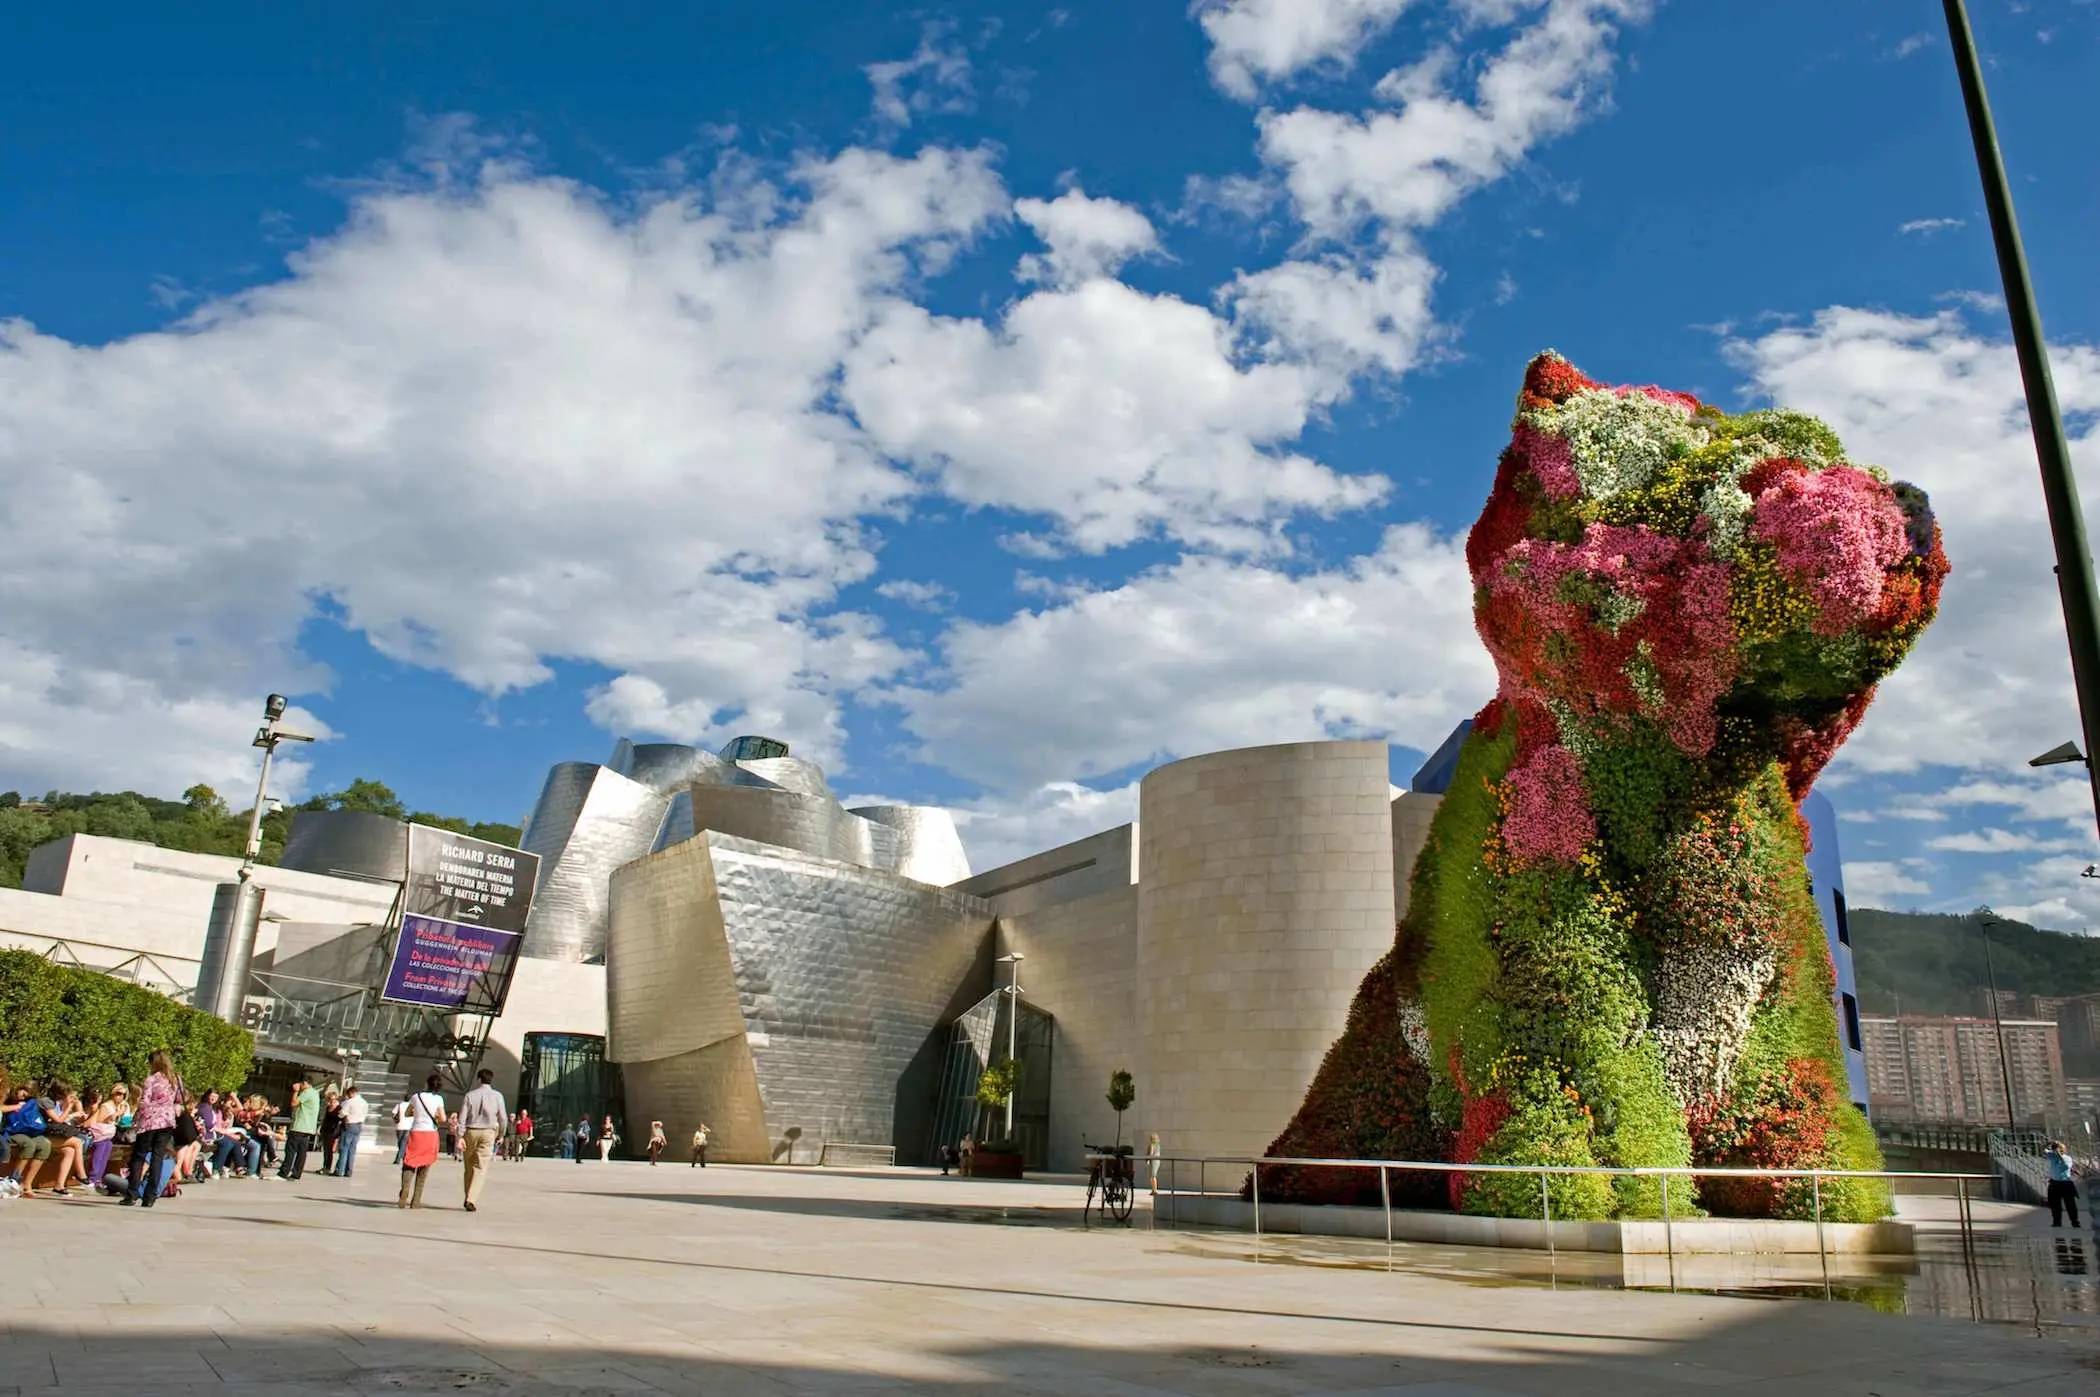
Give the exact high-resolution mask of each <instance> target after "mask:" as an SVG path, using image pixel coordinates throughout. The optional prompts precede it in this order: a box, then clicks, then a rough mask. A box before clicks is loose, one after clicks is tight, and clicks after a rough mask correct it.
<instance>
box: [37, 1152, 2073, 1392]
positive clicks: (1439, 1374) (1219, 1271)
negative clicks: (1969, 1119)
mask: <svg viewBox="0 0 2100 1397" xmlns="http://www.w3.org/2000/svg"><path fill="white" fill-rule="evenodd" d="M393 1182H394V1181H393V1179H392V1178H391V1177H389V1176H388V1175H387V1173H386V1172H385V1171H384V1170H379V1169H374V1170H372V1171H370V1172H369V1173H368V1174H363V1175H360V1176H358V1177H357V1178H354V1179H351V1180H347V1181H345V1180H334V1179H326V1178H314V1177H310V1178H308V1179H306V1180H303V1181H301V1182H300V1183H297V1184H284V1185H274V1184H273V1185H261V1186H257V1185H248V1184H245V1183H242V1182H227V1183H221V1184H215V1185H210V1186H207V1187H193V1188H190V1189H188V1190H186V1191H185V1193H184V1195H183V1197H181V1198H180V1199H175V1200H170V1201H167V1202H164V1203H162V1204H161V1205H160V1206H158V1207H156V1208H154V1209H153V1210H151V1211H150V1212H148V1211H142V1210H138V1209H124V1208H119V1207H117V1206H116V1205H115V1204H114V1203H113V1202H109V1201H107V1200H99V1199H98V1200H75V1201H71V1202H66V1201H58V1200H52V1201H46V1202H35V1203H15V1204H6V1205H0V1248H4V1249H5V1251H6V1253H7V1255H8V1256H9V1258H10V1260H11V1261H12V1262H17V1263H18V1262H19V1260H20V1258H22V1257H23V1256H25V1255H30V1254H34V1255H37V1256H40V1257H42V1258H43V1263H44V1264H43V1265H42V1267H41V1268H40V1269H37V1270H30V1271H24V1270H22V1269H21V1268H20V1267H19V1266H18V1265H17V1266H16V1267H14V1268H13V1269H12V1276H13V1283H12V1284H11V1285H9V1286H7V1287H6V1288H4V1289H0V1294H4V1295H6V1297H7V1299H6V1301H5V1303H4V1304H0V1397H16V1394H24V1395H25V1397H26V1395H27V1394H48V1393H54V1392H58V1391H63V1392H65V1393H67V1394H69V1397H81V1394H87V1395H88V1397H93V1394H98V1393H104V1392H107V1393H111V1394H115V1393H120V1392H121V1393H123V1394H125V1397H141V1394H152V1395H153V1397H159V1395H160V1394H180V1393H210V1394H214V1397H230V1394H245V1393H275V1394H301V1393H316V1394H319V1393H327V1394H333V1395H334V1397H370V1394H381V1393H401V1392H446V1393H461V1394H489V1395H490V1397H519V1395H521V1394H522V1395H524V1397H579V1394H590V1393H636V1392H640V1393H682V1394H708V1397H735V1395H736V1394H758V1395H762V1397H796V1395H797V1394H816V1393H836V1394H870V1395H871V1397H872V1394H877V1393H900V1392H913V1393H931V1394H940V1395H941V1397H949V1395H951V1394H952V1395H954V1397H960V1394H965V1393H982V1392H996V1393H1000V1394H1004V1395H1005V1397H1030V1394H1046V1397H1047V1394H1057V1397H1075V1394H1079V1395H1081V1397H1094V1395H1095V1394H1100V1395H1101V1397H1156V1394H1163V1393H1188V1394H1196V1393H1201V1394H1209V1395H1212V1397H1307V1395H1309V1394H1334V1397H1341V1395H1342V1394H1355V1397H1373V1394H1396V1395H1397V1394H1405V1397H1591V1395H1592V1394H1595V1397H1648V1394H1665V1393H1687V1392H1707V1391H1712V1392H1727V1393H1735V1392H1800V1393H1813V1394H1818V1397H1820V1395H1821V1394H1835V1395H1838V1397H1842V1395H1843V1394H1860V1395H1861V1397H1865V1395H1866V1394H1873V1395H1874V1397H1942V1395H1943V1394H1957V1393H1982V1392H1991V1391H2000V1390H2003V1389H2005V1388H2007V1387H2009V1386H2017V1387H2030V1386H2031V1387H2035V1388H2038V1389H2042V1390H2053V1391H2063V1392H2084V1391H2094V1390H2100V1344H2096V1343H2095V1341H2094V1338H2093V1336H2092V1335H2091V1334H2088V1333H2083V1332H2076V1331H2073V1332H2069V1333H2057V1332H2053V1331H2052V1332H2049V1333H2046V1334H2041V1335H2037V1334H2036V1333H2034V1332H2033V1331H2032V1330H2031V1329H2030V1330H2025V1331H2023V1330H2022V1329H2019V1328H2016V1327H2013V1326H2010V1325H1992V1324H1983V1325H1979V1324H1974V1323H1970V1322H1967V1321H1963V1320H1949V1319H1940V1318H1929V1317H1916V1316H1901V1315H1888V1314H1881V1313H1877V1312H1875V1311H1873V1310H1871V1309H1868V1308H1866V1307H1864V1306H1860V1305H1849V1304H1843V1303H1824V1302H1820V1301H1818V1302H1804V1301H1772V1300H1748V1299H1738V1298H1729V1297H1724V1296H1715V1295H1669V1294H1657V1293H1649V1292H1627V1291H1619V1290H1611V1289H1601V1288H1592V1287H1565V1286H1564V1287H1563V1288H1560V1289H1549V1288H1546V1287H1544V1286H1537V1285H1530V1284H1515V1283H1511V1282H1509V1281H1508V1280H1506V1279H1498V1278H1496V1277H1494V1276H1493V1275H1491V1274H1483V1275H1480V1276H1473V1277H1469V1278H1466V1279H1452V1278H1451V1277H1450V1276H1449V1275H1443V1274H1432V1273H1430V1272H1429V1271H1428V1270H1423V1271H1417V1272H1411V1271H1409V1270H1408V1269H1405V1267H1402V1268H1401V1269H1395V1270H1392V1271H1385V1270H1379V1269H1369V1268H1363V1267H1357V1268H1347V1267H1333V1266H1319V1265H1307V1264H1293V1262H1292V1258H1291V1257H1290V1256H1288V1255H1287V1254H1285V1253H1282V1252H1279V1251H1278V1250H1276V1249H1273V1248H1263V1247H1259V1246H1256V1245H1254V1244H1253V1243H1252V1242H1251V1239H1233V1238H1223V1239H1221V1238H1216V1237H1205V1238H1191V1237H1190V1236H1189V1235H1188V1234H1181V1233H1174V1232H1167V1231H1158V1232H1155V1231H1151V1230H1149V1229H1147V1228H1146V1227H1144V1226H1139V1227H1136V1228H1132V1229H1128V1230H1126V1229H1121V1228H1113V1229H1093V1230H1086V1229H1082V1228H1081V1227H1079V1226H1078V1225H1077V1223H1078V1204H1079V1200H1080V1195H1079V1191H1078V1190H1077V1189H1075V1188H1074V1187H1072V1186H1071V1185H1069V1184H1064V1183H1050V1184H1042V1183H1029V1182H1023V1183H1006V1182H997V1181H989V1180H986V1181H978V1180H961V1179H941V1178H939V1177H936V1176H931V1175H914V1174H909V1173H903V1172H891V1173H885V1172H880V1171H873V1172H868V1171H856V1172H853V1173H845V1172H833V1171H815V1170H776V1169H730V1168H720V1167H718V1168H711V1169H707V1170H686V1169H676V1168H659V1169H651V1168H649V1167H648V1166H646V1165H642V1164H609V1165H596V1164H591V1165H585V1166H581V1167H578V1166H574V1165H563V1164H559V1163H556V1162H553V1161H546V1162H542V1161H528V1162H526V1163H524V1164H506V1165H502V1166H500V1167H499V1168H498V1170H497V1173H496V1176H495V1177H494V1179H493V1180H492V1182H491V1184H490V1186H489V1189H488V1192H487V1193H486V1195H485V1196H484V1205H483V1208H482V1210H481V1211H480V1212H478V1213H475V1214H472V1215H469V1214H467V1213H465V1212H463V1211H460V1210H459V1209H458V1207H457V1201H458V1191H459V1180H458V1174H457V1170H456V1166H445V1165H441V1166H440V1176H439V1177H438V1178H434V1179H433V1182H432V1184H431V1196H432V1198H434V1199H439V1200H441V1201H442V1206H439V1207H435V1208H430V1209H426V1210H424V1211H422V1212H418V1213H406V1212H401V1211H398V1210H396V1209H395V1208H393V1207H392V1206H391V1198H392V1184H393ZM1141 1219H1142V1214H1141Z"/></svg>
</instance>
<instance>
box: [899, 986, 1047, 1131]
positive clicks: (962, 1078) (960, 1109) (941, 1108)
mask: <svg viewBox="0 0 2100 1397" xmlns="http://www.w3.org/2000/svg"><path fill="white" fill-rule="evenodd" d="M1012 1003H1013V996H1012V995H1011V994H1010V993H1008V992H1007V991H1006V990H1003V989H1002V990H994V991H993V992H992V993H991V994H988V995H986V996H985V997H984V998H983V999H980V1000H978V1001H977V1002H976V1003H975V1004H973V1005H971V1006H970V1007H969V1008H968V1009H966V1010H964V1011H963V1012H962V1014H961V1015H959V1016H958V1017H957V1018H956V1020H955V1022H954V1024H953V1025H951V1026H950V1028H949V1033H948V1051H947V1053H946V1055H945V1056H944V1057H943V1058H942V1061H941V1079H940V1084H939V1086H938V1087H936V1088H935V1091H936V1096H935V1099H934V1103H933V1138H932V1139H931V1140H929V1141H928V1142H927V1151H926V1157H927V1158H928V1159H930V1160H935V1161H938V1160H939V1159H940V1157H941V1155H940V1152H941V1151H942V1150H943V1149H945V1148H947V1147H949V1146H951V1145H954V1144H955V1143H957V1142H958V1141H960V1140H961V1139H962V1138H963V1137H964V1136H965V1135H967V1136H969V1137H970V1138H972V1139H974V1140H986V1139H993V1138H996V1137H997V1136H999V1135H1001V1134H1003V1133H1004V1132H1005V1129H1006V1118H1005V1113H1004V1112H1003V1111H993V1110H989V1109H987V1108H986V1107H983V1106H980V1105H978V1104H977V1081H978V1079H979V1078H980V1077H982V1076H983V1075H984V1069H985V1068H987V1067H990V1066H991V1065H992V1064H994V1063H998V1062H1004V1061H1006V1043H1007V1036H1008V1032H1007V1013H1008V1006H1009V1005H1011V1004H1012ZM1020 1007H1021V1018H1020V1022H1019V1023H1017V1024H1015V1025H1014V1026H1013V1038H1014V1056H1016V1057H1018V1058H1020V1060H1021V1090H1020V1091H1019V1093H1017V1094H1016V1095H1015V1097H1014V1137H1015V1140H1016V1142H1017V1143H1018V1144H1019V1145H1020V1147H1021V1160H1022V1166H1023V1167H1024V1168H1028V1169H1036V1170H1041V1169H1047V1168H1049V1165H1050V1057H1051V1048H1052V1046H1053V1044H1054V1040H1055V1038H1056V1035H1057V1020H1056V1019H1055V1018H1053V1017H1052V1016H1051V1015H1049V1014H1047V1013H1045V1012H1044V1011H1043V1010H1041V1009H1038V1008H1036V1007H1035V1006H1034V1005H1033V1004H1030V1003H1029V1002H1028V1000H1027V998H1026V997H1025V996H1024V997H1023V998H1022V999H1021V1001H1020Z"/></svg>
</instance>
